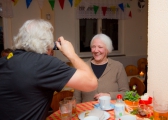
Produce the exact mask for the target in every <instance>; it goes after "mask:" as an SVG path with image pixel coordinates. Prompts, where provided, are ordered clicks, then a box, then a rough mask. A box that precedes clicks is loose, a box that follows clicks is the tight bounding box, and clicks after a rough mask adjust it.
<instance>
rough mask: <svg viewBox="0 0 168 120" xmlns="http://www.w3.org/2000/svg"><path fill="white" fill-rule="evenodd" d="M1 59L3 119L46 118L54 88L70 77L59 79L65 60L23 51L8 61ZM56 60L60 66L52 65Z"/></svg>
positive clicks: (0, 96)
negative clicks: (61, 66)
mask: <svg viewBox="0 0 168 120" xmlns="http://www.w3.org/2000/svg"><path fill="white" fill-rule="evenodd" d="M2 59H3V60H0V101H1V102H0V113H1V115H0V119H4V118H5V119H12V120H14V119H22V120H23V119H34V120H38V119H39V120H42V119H45V118H46V115H47V111H48V109H49V106H50V103H51V99H52V95H53V92H54V90H57V91H60V90H61V89H62V88H63V87H64V85H65V84H66V82H67V81H68V80H69V77H68V78H67V80H64V81H62V82H61V81H59V82H57V81H56V80H57V79H58V77H61V76H60V75H56V74H59V73H57V69H59V68H60V64H61V63H62V62H61V61H59V60H56V59H54V58H53V57H52V56H48V55H45V54H37V53H33V52H26V51H22V50H19V51H16V52H14V56H13V57H11V58H10V59H9V60H8V59H6V58H2ZM53 59H54V60H53ZM56 63H57V67H54V68H52V67H53V64H56ZM51 68H52V69H51ZM72 72H74V71H72ZM49 74H50V77H49ZM52 74H53V75H52ZM51 76H53V77H51ZM63 76H64V75H63ZM70 77H71V76H70ZM9 108H10V109H9ZM9 114H10V117H9Z"/></svg>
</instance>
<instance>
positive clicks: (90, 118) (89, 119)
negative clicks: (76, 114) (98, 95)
mask: <svg viewBox="0 0 168 120" xmlns="http://www.w3.org/2000/svg"><path fill="white" fill-rule="evenodd" d="M83 120H99V118H98V117H97V116H87V117H84V119H83Z"/></svg>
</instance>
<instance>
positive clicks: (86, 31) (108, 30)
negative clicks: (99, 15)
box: [79, 19, 119, 52]
mask: <svg viewBox="0 0 168 120" xmlns="http://www.w3.org/2000/svg"><path fill="white" fill-rule="evenodd" d="M79 26H80V27H79V31H80V33H79V34H80V35H79V38H80V52H91V49H90V41H91V39H92V37H93V36H94V35H96V34H97V33H104V34H106V35H108V36H109V37H110V38H111V39H112V42H113V47H114V50H113V51H118V50H119V47H118V45H119V44H118V19H102V20H100V19H99V20H98V19H79Z"/></svg>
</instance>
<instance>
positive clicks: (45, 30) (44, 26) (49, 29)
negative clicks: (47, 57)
mask: <svg viewBox="0 0 168 120" xmlns="http://www.w3.org/2000/svg"><path fill="white" fill-rule="evenodd" d="M53 31H54V28H53V26H52V25H51V23H49V22H48V21H45V20H42V19H37V20H36V19H34V20H27V21H26V22H25V23H24V24H23V26H22V27H21V28H20V29H19V33H18V34H17V35H16V36H15V37H14V46H13V49H14V50H15V49H23V50H25V51H32V52H36V53H40V54H45V53H47V51H48V49H52V48H53V47H54V36H53Z"/></svg>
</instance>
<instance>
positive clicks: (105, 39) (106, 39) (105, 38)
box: [90, 33, 113, 53]
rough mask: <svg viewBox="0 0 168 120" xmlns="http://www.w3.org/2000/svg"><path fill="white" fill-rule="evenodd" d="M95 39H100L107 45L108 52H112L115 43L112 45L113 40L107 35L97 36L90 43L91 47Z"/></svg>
mask: <svg viewBox="0 0 168 120" xmlns="http://www.w3.org/2000/svg"><path fill="white" fill-rule="evenodd" d="M94 39H100V40H101V41H102V42H103V43H104V44H105V45H106V48H107V50H108V53H110V52H112V50H113V43H112V40H111V39H110V37H108V36H107V35H105V34H102V33H101V34H97V35H95V36H94V37H93V38H92V40H91V42H90V47H91V46H92V42H93V40H94Z"/></svg>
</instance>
